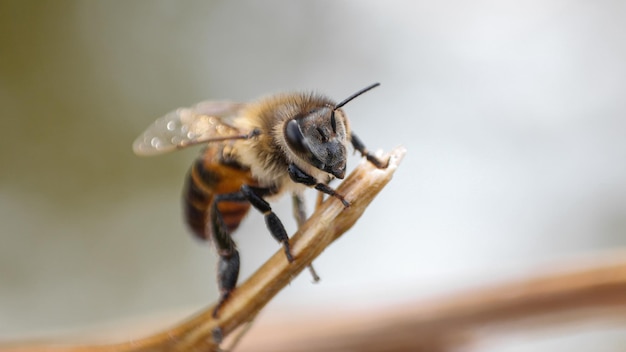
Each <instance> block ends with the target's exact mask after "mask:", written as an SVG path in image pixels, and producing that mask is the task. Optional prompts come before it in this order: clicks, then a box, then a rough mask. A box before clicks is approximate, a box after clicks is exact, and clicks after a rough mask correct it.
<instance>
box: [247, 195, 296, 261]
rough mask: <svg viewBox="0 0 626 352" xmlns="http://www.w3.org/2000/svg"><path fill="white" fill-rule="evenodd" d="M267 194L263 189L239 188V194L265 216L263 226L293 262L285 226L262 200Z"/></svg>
mask: <svg viewBox="0 0 626 352" xmlns="http://www.w3.org/2000/svg"><path fill="white" fill-rule="evenodd" d="M266 193H269V192H268V190H267V189H264V188H253V187H250V186H248V185H243V186H241V194H243V196H244V197H245V198H246V199H247V200H248V201H249V202H250V204H252V206H253V207H254V208H255V209H257V210H258V211H260V212H261V213H262V214H263V215H264V216H265V225H267V229H268V230H270V233H271V234H272V237H274V238H275V239H276V240H277V241H278V242H280V243H281V244H282V245H283V247H284V248H285V254H286V255H287V260H288V261H289V262H290V263H291V262H293V255H291V247H290V246H289V236H288V235H287V231H286V230H285V226H284V225H283V223H282V222H281V221H280V219H279V218H278V216H276V214H275V213H274V212H273V211H272V207H270V204H269V203H268V202H267V201H265V199H263V196H262V194H266Z"/></svg>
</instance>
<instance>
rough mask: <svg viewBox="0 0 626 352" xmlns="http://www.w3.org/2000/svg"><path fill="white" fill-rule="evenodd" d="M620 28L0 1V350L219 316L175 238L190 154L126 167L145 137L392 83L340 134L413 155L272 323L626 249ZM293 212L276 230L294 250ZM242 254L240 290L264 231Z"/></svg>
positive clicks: (389, 12)
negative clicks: (243, 110)
mask: <svg viewBox="0 0 626 352" xmlns="http://www.w3.org/2000/svg"><path fill="white" fill-rule="evenodd" d="M625 17H626V3H624V2H621V1H599V2H589V1H556V0H548V1H544V0H541V1H539V0H536V1H534V0H533V1H472V2H466V1H441V2H432V1H385V2H382V1H363V0H359V1H316V2H304V1H264V2H257V1H238V2H228V1H183V2H170V1H133V2H104V1H100V2H96V1H7V0H1V1H0V119H1V125H0V127H1V129H2V131H3V133H2V138H0V338H2V339H6V338H15V337H24V336H33V335H39V334H42V333H47V332H57V331H73V330H75V329H82V328H85V327H93V326H99V324H103V323H107V322H117V321H122V320H124V319H131V318H133V317H150V316H154V315H159V314H167V312H177V314H178V313H179V312H183V313H182V314H178V317H184V316H185V314H189V313H191V312H193V311H197V310H198V309H200V308H204V307H206V306H208V305H209V304H210V303H212V302H213V301H215V299H216V297H217V292H216V282H215V263H216V260H217V256H216V254H215V253H214V250H213V249H212V247H211V246H209V245H206V244H203V243H198V242H197V241H196V240H194V239H193V238H192V237H191V236H190V235H189V233H188V232H187V230H186V228H185V226H184V224H183V222H182V217H181V207H180V205H181V200H180V195H181V189H182V184H183V180H184V177H185V174H186V172H187V169H188V167H189V165H190V164H191V161H192V160H193V158H194V157H195V156H196V155H197V153H198V151H199V149H197V148H196V149H190V150H185V151H181V152H178V153H172V154H168V155H164V156H160V157H155V158H139V157H136V156H135V155H133V153H132V150H131V144H132V142H133V140H134V138H135V137H136V136H138V135H139V134H140V133H141V132H142V131H143V130H144V129H145V128H146V127H147V126H148V125H149V124H150V123H151V122H152V121H153V120H154V119H156V118H157V117H160V116H161V115H163V114H165V113H167V112H168V111H170V110H172V109H174V108H176V107H179V106H188V105H191V104H193V103H196V102H198V101H201V100H205V99H233V100H237V101H248V100H251V99H255V98H257V97H259V96H263V95H266V94H269V93H274V92H281V91H292V90H315V91H317V92H321V93H324V94H327V95H329V96H330V97H332V98H334V99H335V100H337V101H339V100H342V99H343V98H345V97H347V96H348V95H350V94H352V93H353V92H355V91H357V90H358V89H360V88H362V87H365V86H366V85H368V84H370V83H373V82H381V83H382V86H381V87H380V88H377V89H375V90H374V91H371V92H369V93H367V94H366V95H364V96H363V97H360V98H359V99H357V100H355V101H353V102H351V103H350V104H349V105H348V106H347V107H346V108H345V110H346V112H347V113H348V116H349V117H351V121H352V126H353V128H354V130H355V131H356V132H357V133H358V134H359V136H360V137H362V139H363V140H364V141H365V143H366V144H367V145H368V147H369V148H370V149H373V150H376V149H384V150H389V149H391V148H393V147H394V146H396V145H400V144H402V145H404V146H406V147H407V149H408V155H407V157H406V158H405V160H404V162H403V164H402V165H401V167H400V168H399V170H398V172H397V173H396V175H395V178H394V180H393V181H392V182H391V184H390V185H389V186H388V187H387V188H386V189H385V190H384V191H383V192H382V194H381V195H380V196H379V197H378V198H377V199H376V200H375V201H374V203H373V204H372V206H371V207H370V208H369V209H368V211H367V212H366V213H365V216H364V217H363V218H361V219H360V220H359V222H358V223H357V224H356V225H355V227H354V228H353V229H352V230H351V231H350V232H349V233H347V234H346V235H345V236H344V237H342V238H341V239H340V240H339V241H338V242H336V243H335V244H333V245H332V246H331V247H330V248H328V250H326V251H325V252H324V253H323V254H322V255H321V256H320V258H319V259H318V260H317V261H316V262H315V266H316V269H317V271H318V273H319V274H320V276H321V278H322V281H321V282H320V283H319V284H316V285H313V284H311V278H310V276H309V275H308V273H306V272H304V273H303V274H302V275H300V276H299V277H298V278H296V279H295V280H294V281H293V282H292V284H291V285H290V286H289V287H287V288H286V289H285V290H283V292H281V293H280V295H279V296H278V297H277V298H276V299H274V300H273V301H272V303H271V304H270V305H269V306H268V307H267V309H266V310H265V311H264V312H263V314H262V315H261V317H260V318H259V321H260V322H261V323H262V322H263V321H264V320H270V319H272V317H276V316H280V315H281V314H283V315H284V314H288V313H289V312H291V314H293V312H294V311H302V312H314V311H318V312H319V311H321V312H329V313H328V314H332V313H336V314H342V312H345V311H350V310H355V309H357V310H358V309H361V308H365V307H367V308H371V307H384V306H391V305H394V304H400V303H402V302H411V301H415V300H419V299H427V298H431V297H436V296H437V295H439V294H441V293H449V292H454V291H455V290H459V289H463V288H468V287H478V286H480V285H482V284H487V283H493V282H499V281H502V280H507V279H510V278H514V277H517V276H524V275H531V274H533V273H537V272H541V271H543V270H546V269H548V268H551V267H552V266H553V265H554V264H555V263H559V262H561V261H567V260H568V259H571V258H577V257H578V256H584V255H587V254H589V253H596V252H601V251H607V250H608V251H610V250H612V249H618V248H620V247H623V246H624V243H625V242H626V133H625V132H626V116H625V114H626V99H625V98H624V92H626V65H625V64H624V63H625V62H626V22H625V21H624V18H625ZM358 161H359V159H358V158H356V157H354V158H352V159H351V160H350V162H349V163H350V164H349V168H350V166H352V167H353V166H354V165H355V164H356V163H358ZM287 198H288V197H287ZM287 198H285V199H283V200H282V201H280V202H278V203H276V204H275V205H274V209H275V210H276V212H277V213H278V214H279V216H281V218H282V219H283V220H284V222H285V224H286V226H287V227H288V230H289V232H293V231H294V230H295V223H294V221H293V220H292V219H291V209H290V203H289V199H287ZM309 198H310V199H311V200H312V199H313V198H314V192H311V193H310V194H309ZM311 208H312V207H311V206H310V207H309V209H311ZM235 237H236V240H237V242H238V244H239V247H240V252H241V255H242V261H243V263H242V273H241V276H240V281H241V280H243V279H245V278H246V277H247V276H249V275H250V274H251V273H252V272H254V270H255V269H256V268H258V267H259V266H260V265H261V264H262V263H263V261H264V260H265V259H267V258H268V257H269V256H271V255H272V254H273V253H274V252H276V251H278V250H280V248H279V246H278V245H277V244H276V242H275V241H274V240H273V239H272V238H271V236H270V235H269V233H268V232H267V231H266V229H265V226H264V224H263V218H262V216H261V215H259V214H258V213H256V212H251V213H250V215H249V216H248V218H247V219H246V221H245V222H244V224H243V226H242V227H241V228H240V230H239V231H238V232H237V234H236V235H235ZM592 346H593V348H592ZM624 349H626V327H623V328H621V329H620V328H619V327H618V328H616V327H615V326H603V325H598V326H595V325H594V326H591V327H590V326H585V328H584V330H583V329H580V330H579V329H576V328H569V329H559V330H557V331H554V332H553V333H552V334H539V335H533V336H530V337H529V338H526V336H523V337H521V338H520V336H515V337H511V338H510V339H506V338H505V339H502V340H499V341H497V342H494V343H492V344H486V345H485V346H482V347H480V348H478V349H477V350H479V351H542V350H544V351H554V350H569V351H588V350H594V351H618V350H619V351H623V350H624Z"/></svg>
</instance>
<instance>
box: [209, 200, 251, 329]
mask: <svg viewBox="0 0 626 352" xmlns="http://www.w3.org/2000/svg"><path fill="white" fill-rule="evenodd" d="M223 201H230V202H245V201H246V198H245V197H244V196H243V195H242V194H241V193H239V192H237V193H227V194H220V195H217V196H216V197H215V201H214V202H213V205H212V206H211V209H210V218H211V222H210V224H209V226H212V231H211V233H212V234H213V242H214V243H215V246H216V247H217V254H218V255H219V257H220V258H219V262H218V265H217V283H218V286H219V289H220V300H219V302H218V303H217V305H216V306H215V309H214V310H213V318H217V313H218V312H219V310H220V308H221V307H222V306H223V305H224V303H225V302H226V300H228V297H230V294H231V292H232V291H233V290H234V289H235V286H237V279H238V277H239V264H240V262H239V252H238V251H237V245H236V244H235V241H233V239H232V237H231V236H230V231H229V230H228V227H226V224H225V223H224V218H223V217H222V214H221V212H220V210H219V209H218V207H217V205H218V203H219V202H223Z"/></svg>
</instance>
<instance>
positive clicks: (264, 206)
mask: <svg viewBox="0 0 626 352" xmlns="http://www.w3.org/2000/svg"><path fill="white" fill-rule="evenodd" d="M241 193H242V194H243V196H244V197H245V199H247V200H248V201H249V202H250V204H252V206H253V207H254V208H255V209H258V210H259V211H260V212H261V213H263V214H265V213H267V212H268V211H272V207H270V203H268V202H266V201H265V199H263V198H262V197H261V196H260V195H258V194H257V192H255V190H254V189H253V188H252V187H250V186H248V185H243V186H241Z"/></svg>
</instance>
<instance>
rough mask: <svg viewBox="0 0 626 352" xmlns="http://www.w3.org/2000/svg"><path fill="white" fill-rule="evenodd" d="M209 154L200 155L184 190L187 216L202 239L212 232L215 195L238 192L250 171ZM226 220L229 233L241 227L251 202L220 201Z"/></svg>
mask: <svg viewBox="0 0 626 352" xmlns="http://www.w3.org/2000/svg"><path fill="white" fill-rule="evenodd" d="M209 156H213V155H211V154H209V151H207V153H206V154H205V155H204V157H201V158H198V159H197V160H196V162H195V163H194V164H193V165H192V167H191V170H190V171H189V174H188V176H187V181H186V183H185V189H184V194H183V197H184V199H183V201H184V212H185V220H186V222H187V225H188V226H189V227H190V228H191V230H192V231H193V234H194V235H195V236H197V237H198V238H200V239H203V240H208V239H209V238H211V236H212V227H213V226H211V224H209V222H210V221H211V216H210V213H209V212H210V211H211V209H212V207H213V202H214V200H215V195H217V194H226V193H233V192H238V191H239V189H240V188H241V185H242V184H243V183H244V181H246V179H247V175H248V171H247V170H245V169H243V168H239V167H237V165H230V164H229V165H225V164H223V163H221V162H220V160H219V159H218V160H215V158H213V157H209ZM217 209H218V211H219V212H220V214H221V216H222V220H223V224H224V226H225V227H226V230H227V232H228V233H231V232H233V231H235V230H236V229H237V227H239V224H240V223H241V221H242V220H243V218H244V217H245V216H246V214H247V213H248V210H249V209H250V203H248V202H225V201H224V202H220V203H219V204H217Z"/></svg>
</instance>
